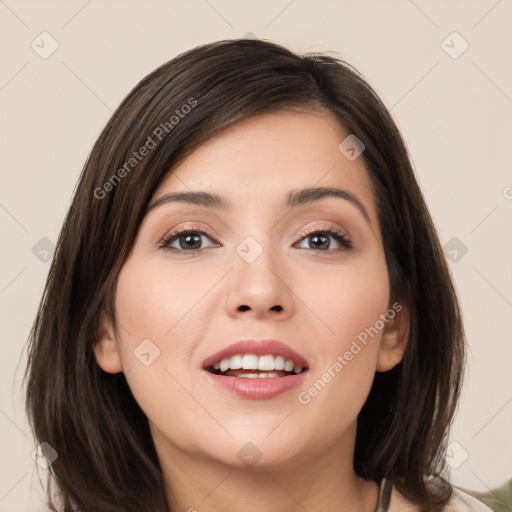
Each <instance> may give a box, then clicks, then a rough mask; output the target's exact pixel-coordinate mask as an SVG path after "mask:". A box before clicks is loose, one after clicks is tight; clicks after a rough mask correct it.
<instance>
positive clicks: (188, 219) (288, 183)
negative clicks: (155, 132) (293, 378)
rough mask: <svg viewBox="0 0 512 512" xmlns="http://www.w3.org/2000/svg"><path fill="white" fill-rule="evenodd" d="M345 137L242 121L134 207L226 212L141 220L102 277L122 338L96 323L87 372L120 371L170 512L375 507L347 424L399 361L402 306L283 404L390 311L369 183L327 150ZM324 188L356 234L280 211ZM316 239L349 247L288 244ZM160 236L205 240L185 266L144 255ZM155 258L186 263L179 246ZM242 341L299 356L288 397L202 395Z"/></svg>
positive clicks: (322, 210) (357, 166)
mask: <svg viewBox="0 0 512 512" xmlns="http://www.w3.org/2000/svg"><path fill="white" fill-rule="evenodd" d="M348 135H349V132H347V131H346V129H345V128H344V127H343V126H341V125H340V124H339V123H338V122H337V121H336V120H335V119H334V118H333V117H331V115H330V114H328V113H325V112H316V113H307V112H297V111H280V112H278V113H272V114H266V115H261V116H257V117H252V118H250V119H247V120H244V121H242V122H239V123H237V124H235V125H232V126H230V127H229V128H227V129H226V130H224V131H222V132H220V134H218V135H217V136H216V137H214V138H213V139H210V140H209V141H207V142H205V143H204V144H203V145H202V146H201V147H199V148H198V149H197V150H196V151H195V152H193V153H192V154H191V155H189V156H188V157H187V158H186V159H185V160H183V161H182V162H181V163H180V164H179V165H178V166H177V167H176V168H175V169H173V170H172V172H170V173H169V174H168V176H167V177H166V178H165V179H164V181H163V182H162V183H161V185H160V186H159V188H158V190H157V191H156V192H155V194H154V196H153V198H152V200H151V201H150V204H152V203H154V201H156V200H157V199H159V198H161V197H162V196H164V195H165V194H167V193H169V192H171V191H191V190H193V191H199V190H201V191H208V192H216V193H217V194H219V195H222V196H226V198H227V199H229V201H230V202H231V203H232V206H231V210H229V211H228V210H226V211H223V210H216V209H214V208H206V207H204V206H198V205H190V204H185V203H165V204H162V205H160V206H158V207H155V208H154V209H152V210H151V211H150V212H149V213H148V214H147V216H146V217H145V218H144V220H143V222H142V225H141V227H140V229H139V232H138V235H137V238H136V241H135V243H134V246H133V248H132V251H131V253H130V255H129V257H128V259H127V261H126V262H125V264H124V266H123V268H122V269H121V272H120V275H119V279H118V286H117V291H116V315H117V318H118V320H119V325H120V326H122V327H123V328H121V329H119V331H116V330H115V329H114V328H113V326H112V325H111V323H110V322H109V320H108V318H107V317H106V316H105V315H102V317H101V323H100V329H99V333H98V336H99V343H98V344H97V345H96V347H95V354H96V359H97V362H98V364H99V365H100V366H101V368H103V370H105V371H107V372H110V373H116V372H121V371H123V372H124V373H125V375H126V378H127V381H128V384H129V386H130V388H131V390H132V392H133V394H134V396H135V398H136V400H137V402H138V403H139V405H140V406H141V408H142V409H143V411H144V412H145V414H146V415H147V417H148V419H149V422H150V427H151V432H152V435H153V439H154V443H155V447H156V450H157V453H158V456H159V460H160V462H161V465H162V469H163V473H164V478H165V481H166V484H167V489H168V493H169V495H171V494H172V495H174V496H175V497H177V499H178V501H179V503H180V510H183V511H187V510H190V511H192V510H194V509H195V510H197V511H199V512H207V511H218V510H223V511H225V512H231V511H235V510H236V511H239V510H244V511H246V512H251V511H258V512H260V511H261V510H265V511H267V512H278V511H279V512H292V511H297V510H308V511H313V510H323V511H326V512H328V511H332V512H334V511H337V512H338V511H368V512H369V511H373V510H374V509H375V507H376V504H377V494H378V489H377V484H376V483H374V482H366V481H364V480H362V479H360V478H359V477H357V475H355V473H354V471H353V451H354V444H355V434H356V418H357V415H358V413H359V411H360V410H361V408H362V406H363V404H364V402H365V400H366V398H367V396H368V393H369V391H370V387H371V384H372V380H373V377H374V374H375V372H376V371H387V370H389V369H391V368H392V367H393V366H395V365H396V364H397V363H398V362H399V361H400V360H401V358H402V356H403V352H404V350H405V347H406V343H407V337H408V329H409V317H408V312H407V309H406V308H405V306H404V307H403V309H402V310H401V311H400V313H397V314H396V316H395V317H394V319H393V320H391V321H389V322H387V323H386V324H385V327H384V329H382V330H380V331H379V334H378V335H377V336H375V337H374V338H373V339H370V342H369V343H368V344H367V345H366V346H365V347H364V348H363V349H362V350H361V351H360V352H359V353H358V354H357V355H356V356H354V358H353V359H352V360H351V361H350V362H348V364H347V365H346V366H344V368H343V370H342V371H341V372H338V373H336V376H335V377H334V378H332V379H331V381H330V382H329V383H328V384H327V385H326V386H325V387H324V388H323V389H322V391H321V392H319V393H318V394H317V395H316V396H314V397H312V398H311V401H310V402H309V403H308V404H306V405H305V404H301V403H299V401H298V399H297V394H298V393H299V392H300V391H304V390H307V389H308V388H309V387H310V386H312V385H313V383H314V382H315V381H317V380H318V379H319V378H321V376H322V374H323V373H324V372H326V371H327V370H328V368H329V367H332V365H333V363H334V362H335V361H336V360H337V357H338V355H343V354H344V353H345V352H346V351H347V350H348V349H349V348H350V346H351V343H352V341H353V340H355V339H356V337H357V335H358V334H359V333H361V332H362V331H364V329H365V328H368V327H370V326H373V325H374V324H375V322H376V320H378V319H379V315H381V314H385V313H386V311H387V310H388V309H389V308H390V307H391V305H392V304H393V302H394V301H393V300H392V298H391V297H390V296H389V292H390V287H389V278H388V272H387V267H386V261H385V256H384V249H383V245H382V239H381V233H380V229H379V224H378V217H377V210H376V206H375V201H374V197H373V195H372V190H371V186H370V178H369V176H368V173H367V171H366V169H365V167H364V163H363V161H362V158H357V159H356V160H354V161H349V160H348V159H347V158H346V157H345V156H344V155H343V154H342V153H341V152H340V151H339V150H338V146H339V144H340V143H341V141H343V140H344V139H345V138H346V137H347V136H348ZM328 186H332V187H337V188H342V189H344V190H346V191H348V192H350V193H351V194H352V195H354V196H356V197H357V198H358V199H359V201H360V202H361V203H362V204H363V206H364V208H365V209H366V211H367V213H368V216H369V221H367V220H366V219H365V217H364V215H363V214H362V213H361V212H360V211H359V210H358V209H357V208H356V207H355V206H354V205H353V204H352V203H351V202H349V201H347V200H344V199H340V198H336V197H328V198H324V199H321V200H320V201H318V202H315V203H311V204H308V205H303V206H296V207H295V208H292V209H289V210H287V209H284V208H283V202H284V198H285V195H286V193H287V192H288V191H289V190H290V189H299V188H306V187H328ZM262 205H264V207H262ZM328 227H333V228H335V229H337V230H339V231H341V232H343V233H345V234H346V236H347V237H348V238H349V239H350V240H351V242H352V243H353V248H352V249H344V248H343V247H342V246H341V245H340V243H339V242H337V241H336V240H335V239H334V238H332V237H331V236H330V235H329V237H328V238H327V240H326V241H324V248H322V247H320V248H318V246H319V245H320V246H321V244H322V240H321V241H320V242H316V245H315V240H313V238H314V237H312V236H311V235H310V236H309V237H305V236H304V235H303V232H304V230H305V229H308V230H310V231H311V232H314V231H322V230H323V229H325V228H328ZM176 228H190V229H191V230H192V231H193V230H196V231H197V229H200V230H202V231H205V232H206V233H207V236H204V235H202V236H201V240H202V244H201V245H199V247H200V248H202V251H201V252H199V253H196V254H194V255H193V256H190V255H187V254H185V255H182V254H176V253H172V252H170V251H168V250H164V249H161V248H158V244H159V242H160V241H161V240H162V239H164V238H165V237H166V236H167V235H169V234H170V233H172V232H173V231H174V230H175V229H176ZM247 236H251V237H253V238H254V239H255V240H256V241H257V242H258V243H259V244H260V246H261V247H262V248H263V252H262V254H261V255H260V256H259V257H258V258H257V259H256V260H255V261H254V262H252V263H247V262H246V261H245V260H244V259H242V258H241V257H240V256H239V255H238V253H237V252H236V248H237V246H238V245H239V244H240V243H241V242H242V241H243V240H244V239H245V238H246V237H247ZM329 243H330V245H328V244H329ZM171 244H172V246H173V247H174V248H178V249H182V250H187V241H186V240H184V237H183V236H182V237H181V238H178V239H175V240H174V241H173V242H171ZM189 244H190V242H189ZM196 247H197V246H196ZM189 250H190V249H189ZM241 306H246V307H241ZM274 306H281V308H275V307H274ZM242 337H255V338H275V339H278V340H281V341H283V342H284V343H286V344H288V345H289V346H291V347H292V348H293V349H294V350H296V351H297V352H298V353H300V354H301V355H303V356H304V357H305V358H306V359H307V360H308V362H309V374H308V375H307V378H306V381H305V383H304V385H303V386H300V388H296V389H293V390H291V391H288V392H286V393H284V394H281V395H279V396H277V397H274V398H272V399H266V400H249V399H243V398H236V397H233V396H231V395H228V394H226V393H225V392H224V391H222V390H220V389H218V388H217V387H216V386H214V385H213V384H210V383H209V382H208V380H207V379H206V378H205V376H204V374H203V372H202V370H201V368H202V363H203V361H204V360H205V359H206V358H207V357H209V356H211V355H212V354H214V353H215V352H217V351H218V350H220V349H221V348H223V347H225V346H227V345H229V344H231V343H232V342H234V341H236V340H238V339H239V338H242ZM146 338H149V339H150V340H152V343H154V344H155V345H156V346H157V347H158V349H159V350H160V355H159V357H158V358H156V359H155V360H154V361H153V362H152V364H150V365H149V366H145V365H144V364H142V363H141V362H140V361H139V360H138V359H137V358H136V357H135V356H134V350H135V349H136V347H137V346H138V345H139V344H140V343H141V341H142V340H144V339H146ZM151 350H153V349H151ZM152 353H153V352H152ZM248 442H251V443H253V444H254V445H255V446H256V447H257V449H258V450H259V452H260V453H261V458H260V459H259V460H258V461H257V462H256V463H255V464H254V465H253V466H251V467H248V466H246V465H245V464H244V463H243V462H242V461H241V460H240V459H239V458H238V456H237V452H238V451H239V450H240V449H241V448H242V447H243V446H244V445H246V443H248ZM411 510H412V509H411Z"/></svg>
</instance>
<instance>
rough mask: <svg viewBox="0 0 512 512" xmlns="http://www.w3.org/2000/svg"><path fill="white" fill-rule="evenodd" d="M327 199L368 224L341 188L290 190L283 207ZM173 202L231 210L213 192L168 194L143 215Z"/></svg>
mask: <svg viewBox="0 0 512 512" xmlns="http://www.w3.org/2000/svg"><path fill="white" fill-rule="evenodd" d="M327 197H338V198H340V199H344V200H345V201H348V202H349V203H351V204H352V205H353V206H355V207H356V208H357V209H358V210H359V211H360V212H361V213H362V214H363V216H364V217H365V219H366V220H367V221H368V222H370V216H369V215H368V212H367V211H366V208H365V207H364V206H363V203H361V201H360V200H359V199H358V198H357V197H356V196H354V195H353V194H351V193H350V192H347V191H346V190H343V189H341V188H335V187H314V188H304V189H298V190H290V191H289V192H288V194H287V195H286V200H285V207H286V208H289V209H291V208H295V207H296V206H302V205H306V204H311V203H315V202H318V201H320V200H322V199H324V198H327ZM174 202H181V203H188V204H195V205H198V206H205V207H206V208H215V209H217V210H230V209H231V203H230V202H229V201H228V200H227V199H226V198H224V197H222V196H219V195H218V194H215V193H213V192H203V191H200V192H170V193H168V194H165V195H164V196H162V197H161V198H160V199H157V200H156V201H155V202H154V203H152V204H150V205H149V206H148V207H147V208H146V212H145V215H147V214H148V212H150V211H151V210H153V209H154V208H156V207H158V206H161V205H162V204H167V203H174Z"/></svg>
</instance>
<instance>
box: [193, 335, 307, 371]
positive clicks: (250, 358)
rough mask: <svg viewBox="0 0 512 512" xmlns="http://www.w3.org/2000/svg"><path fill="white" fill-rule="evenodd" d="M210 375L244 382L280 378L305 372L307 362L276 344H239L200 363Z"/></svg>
mask: <svg viewBox="0 0 512 512" xmlns="http://www.w3.org/2000/svg"><path fill="white" fill-rule="evenodd" d="M203 369H204V370H206V371H207V372H209V373H211V374H213V375H220V376H224V377H238V378H243V379H265V378H282V377H289V376H293V375H297V374H301V373H304V372H307V371H308V370H309V365H308V362H307V361H306V359H305V358H304V357H302V356H301V355H300V354H298V353H297V352H295V351H294V350H293V349H291V348H290V347H288V346H287V345H285V344H284V343H281V342H280V341H277V340H240V341H238V342H236V343H233V344H232V345H230V346H228V347H226V348H225V349H223V350H221V351H219V352H217V353H216V354H214V355H213V356H211V357H209V358H208V359H206V360H205V361H204V362H203Z"/></svg>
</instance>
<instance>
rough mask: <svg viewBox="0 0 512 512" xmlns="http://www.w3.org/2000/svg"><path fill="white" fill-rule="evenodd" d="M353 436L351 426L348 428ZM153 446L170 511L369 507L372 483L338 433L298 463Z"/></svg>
mask: <svg viewBox="0 0 512 512" xmlns="http://www.w3.org/2000/svg"><path fill="white" fill-rule="evenodd" d="M350 434H351V436H350V437H352V438H353V440H355V426H354V429H353V432H351V433H350ZM158 437H159V433H158V432H155V431H154V439H155V446H156V447H157V453H158V457H159V460H160V464H161V466H162V471H163V475H164V481H165V482H166V488H167V495H168V501H169V503H173V504H175V505H174V506H173V508H171V511H172V512H217V511H219V510H222V511H223V512H235V511H236V512H239V511H240V510H243V511H244V512H261V511H262V510H264V511H265V512H298V511H304V512H305V511H312V510H322V511H323V512H349V511H350V512H374V511H375V509H376V507H377V501H378V486H377V484H376V483H375V482H367V481H365V480H363V479H361V478H359V477H358V476H357V475H356V474H355V472H354V470H353V446H354V444H353V443H352V444H351V445H349V446H351V447H352V449H349V450H347V449H346V448H347V442H346V441H347V440H346V439H345V440H342V439H340V440H339V442H338V443H337V444H336V445H335V446H333V447H331V449H330V450H329V451H328V453H322V454H320V455H319V456H317V457H315V458H313V459H311V458H308V459H307V460H306V461H304V462H303V463H302V464H300V463H296V464H293V465H290V466H286V467H284V469H283V468H281V467H280V468H279V469H277V468H273V467H271V466H263V464H260V463H256V464H255V465H254V466H252V467H247V468H243V467H242V468H240V464H239V461H238V460H237V461H236V462H233V465H230V464H225V463H223V462H219V461H218V460H216V459H211V458H206V457H204V456H195V455H193V454H190V453H188V452H187V453H185V452H184V451H182V450H181V449H179V448H177V447H176V446H174V445H171V444H170V443H169V442H167V441H166V440H162V439H158Z"/></svg>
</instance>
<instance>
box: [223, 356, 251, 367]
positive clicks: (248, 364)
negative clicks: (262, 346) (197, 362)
mask: <svg viewBox="0 0 512 512" xmlns="http://www.w3.org/2000/svg"><path fill="white" fill-rule="evenodd" d="M224 361H227V362H228V365H230V364H231V360H230V359H224ZM221 364H222V363H221ZM242 368H243V369H244V370H257V369H258V356H255V355H253V354H245V355H244V356H243V357H242Z"/></svg>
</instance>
